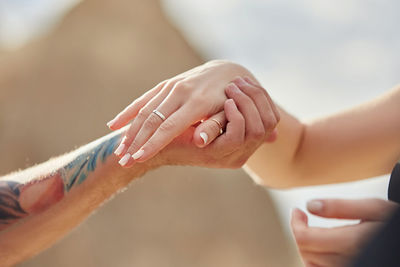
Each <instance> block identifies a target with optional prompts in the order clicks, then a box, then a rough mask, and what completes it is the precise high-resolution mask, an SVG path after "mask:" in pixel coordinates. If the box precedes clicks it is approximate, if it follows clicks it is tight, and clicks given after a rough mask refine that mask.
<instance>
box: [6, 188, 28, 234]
mask: <svg viewBox="0 0 400 267" xmlns="http://www.w3.org/2000/svg"><path fill="white" fill-rule="evenodd" d="M19 186H20V184H19V183H16V182H11V181H0V229H2V228H3V227H4V226H5V225H7V224H10V223H12V222H14V221H16V220H18V219H21V218H23V217H25V216H27V215H28V214H27V213H26V212H25V211H24V210H23V209H22V208H21V206H20V205H19V196H20V190H19Z"/></svg>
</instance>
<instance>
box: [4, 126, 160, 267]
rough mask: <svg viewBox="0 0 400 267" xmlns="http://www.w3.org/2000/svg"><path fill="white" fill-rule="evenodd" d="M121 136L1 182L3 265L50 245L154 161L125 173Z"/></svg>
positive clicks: (84, 147) (103, 139)
mask: <svg viewBox="0 0 400 267" xmlns="http://www.w3.org/2000/svg"><path fill="white" fill-rule="evenodd" d="M120 138H121V137H120V134H119V133H114V134H110V135H107V136H105V137H103V138H101V139H98V140H96V141H94V142H92V143H90V144H88V145H86V146H83V147H81V148H79V149H78V150H76V151H73V152H71V153H68V154H65V155H63V156H61V157H58V158H55V159H51V160H49V161H48V162H46V163H43V164H40V165H37V166H35V167H32V168H30V169H27V170H24V171H21V172H17V173H13V174H10V175H7V176H4V177H1V178H0V265H1V266H8V265H12V264H15V263H17V262H20V261H22V260H24V259H26V258H29V257H31V256H33V255H35V254H37V253H38V252H40V251H42V250H43V249H45V248H47V247H49V246H51V245H52V244H53V243H54V242H56V241H57V240H58V239H60V238H61V237H63V236H64V235H65V234H66V233H68V231H69V230H71V229H72V228H74V227H75V226H77V225H78V224H79V223H80V222H82V221H83V220H84V219H85V218H87V216H88V215H90V213H91V212H92V211H93V210H95V209H96V208H97V207H98V206H99V205H100V204H102V203H103V202H104V201H105V200H107V199H108V198H110V197H111V196H112V195H113V194H114V193H116V192H117V191H118V190H121V189H122V188H124V187H125V186H126V185H127V184H128V183H129V182H130V181H131V180H132V179H133V178H135V177H139V176H140V175H142V174H144V173H145V172H146V171H147V170H149V169H151V168H153V167H155V164H153V163H154V161H152V162H148V163H145V164H136V165H135V166H133V167H132V168H130V169H123V168H121V166H120V165H119V164H118V158H116V157H115V156H113V151H114V149H115V146H116V145H117V144H118V143H119V140H120Z"/></svg>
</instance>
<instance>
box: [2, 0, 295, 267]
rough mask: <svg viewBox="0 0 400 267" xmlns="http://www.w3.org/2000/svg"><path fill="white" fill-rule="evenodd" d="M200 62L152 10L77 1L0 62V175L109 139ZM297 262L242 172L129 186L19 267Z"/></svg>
mask: <svg viewBox="0 0 400 267" xmlns="http://www.w3.org/2000/svg"><path fill="white" fill-rule="evenodd" d="M201 63H202V59H201V58H200V57H199V56H198V55H197V54H196V52H195V51H193V49H192V48H191V47H190V46H189V45H188V44H187V43H186V42H185V40H184V39H183V38H182V36H181V35H180V33H179V32H178V31H177V30H176V29H175V28H173V27H172V26H171V24H170V23H169V22H168V21H167V20H166V18H165V17H164V15H163V13H162V11H161V9H160V7H159V3H158V2H157V1H153V0H151V1H150V0H147V1H140V0H134V1H128V0H117V1H106V0H86V1H83V2H82V3H81V4H79V5H78V6H77V7H76V8H74V9H72V11H71V12H70V13H69V14H68V15H67V16H66V17H65V18H64V19H63V21H62V22H61V23H60V24H59V25H58V26H57V27H56V29H55V30H53V31H52V32H51V33H50V34H49V35H47V36H45V37H43V38H41V39H40V40H36V41H34V42H31V43H30V44H28V45H27V46H25V47H23V48H21V49H19V50H17V51H14V52H8V53H6V52H1V53H0V151H1V152H2V153H1V154H0V173H1V174H5V173H8V172H10V171H13V170H16V169H18V168H25V167H27V166H30V165H32V164H35V163H39V162H42V161H45V160H47V159H48V158H49V157H51V156H54V155H58V154H61V153H64V152H66V151H69V150H71V149H72V148H74V147H76V146H79V145H82V144H84V143H87V142H89V141H91V140H93V139H95V138H97V137H99V136H101V135H104V134H106V133H107V132H108V130H107V129H106V127H105V122H106V121H108V120H109V119H110V118H112V117H113V115H114V114H116V113H117V112H118V111H119V110H120V109H121V108H122V107H124V106H126V105H127V104H128V103H129V102H130V101H132V100H133V99H134V98H135V97H137V96H139V95H141V94H142V93H143V92H144V91H146V90H147V89H148V88H151V87H152V86H153V85H154V84H156V83H157V82H158V81H160V80H163V79H165V78H168V77H171V76H173V75H175V74H177V73H180V72H182V71H185V70H187V69H188V68H191V67H193V66H196V65H198V64H201ZM43 234H45V233H43ZM27 242H29V240H27ZM294 262H295V261H294V252H293V249H292V247H291V246H290V245H289V242H288V241H286V239H285V236H284V234H283V231H282V228H281V226H280V223H279V221H278V219H277V216H276V213H275V210H274V207H273V205H272V201H271V199H270V197H269V196H268V194H267V193H266V191H265V190H264V189H262V188H260V187H257V186H255V185H254V184H253V182H252V181H251V180H250V178H248V177H247V176H246V175H245V174H244V172H243V171H222V170H219V171H217V170H207V169H200V168H176V167H174V168H164V169H160V170H158V171H155V172H152V173H150V174H148V175H146V177H145V178H144V179H140V180H137V181H135V182H134V183H133V185H132V186H131V187H130V188H129V190H127V191H125V192H124V193H123V194H121V195H119V196H118V197H116V198H115V199H113V200H112V201H111V202H109V203H108V204H107V205H105V206H104V207H103V208H102V209H100V210H99V211H98V212H96V214H95V215H93V216H92V217H90V219H89V220H88V221H86V222H84V223H83V224H82V225H81V226H80V227H79V228H78V229H76V230H74V231H73V232H72V233H71V234H70V235H69V236H68V237H66V238H65V239H64V240H62V241H61V242H59V243H58V244H57V245H55V246H54V247H52V248H51V249H49V250H47V251H45V252H43V253H42V254H40V255H39V256H37V257H36V258H34V259H32V260H30V261H28V262H26V263H23V264H21V265H20V266H25V267H26V266H56V265H57V266H60V267H62V266H272V267H274V266H278V267H279V266H294V265H293V264H294Z"/></svg>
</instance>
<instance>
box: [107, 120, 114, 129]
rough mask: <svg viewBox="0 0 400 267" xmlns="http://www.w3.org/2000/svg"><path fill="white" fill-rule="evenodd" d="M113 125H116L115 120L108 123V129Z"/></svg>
mask: <svg viewBox="0 0 400 267" xmlns="http://www.w3.org/2000/svg"><path fill="white" fill-rule="evenodd" d="M113 124H114V120H110V121H109V122H107V126H108V128H110V127H111V126H112V125H113Z"/></svg>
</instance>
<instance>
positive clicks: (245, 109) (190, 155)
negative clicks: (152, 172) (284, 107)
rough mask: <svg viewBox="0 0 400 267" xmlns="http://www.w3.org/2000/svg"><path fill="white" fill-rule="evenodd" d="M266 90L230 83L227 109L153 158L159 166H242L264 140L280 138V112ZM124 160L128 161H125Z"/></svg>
mask: <svg viewBox="0 0 400 267" xmlns="http://www.w3.org/2000/svg"><path fill="white" fill-rule="evenodd" d="M263 91H264V90H263V89H262V88H261V87H259V86H256V85H251V84H249V83H245V84H242V85H239V86H237V85H236V84H235V83H230V84H228V85H227V86H226V88H225V93H226V95H227V96H228V97H229V99H228V100H226V101H225V103H224V111H222V112H220V113H217V114H216V115H214V116H212V117H210V118H209V119H207V120H205V121H204V122H202V123H201V124H199V125H197V126H190V127H189V128H188V129H186V131H185V132H184V133H183V134H181V135H180V136H178V137H176V138H175V139H174V140H173V141H172V142H171V143H170V144H169V145H168V146H167V147H165V148H164V149H162V150H161V151H160V152H159V153H158V154H157V157H154V158H153V159H154V160H155V161H160V162H159V163H158V164H159V165H195V166H205V167H218V168H240V167H241V166H242V165H243V164H244V163H245V162H246V161H247V159H248V158H249V157H250V156H251V155H252V154H253V153H254V151H255V150H256V149H257V148H258V147H259V146H260V145H261V144H262V143H263V142H265V141H266V140H267V139H271V140H272V139H274V138H275V137H276V132H274V131H273V129H274V128H275V126H276V123H277V122H278V120H279V115H278V117H277V116H276V115H275V113H274V112H273V111H272V110H271V109H268V108H269V107H270V104H269V101H268V98H267V97H266V96H265V94H264V93H262V92H263ZM245 92H246V93H245ZM260 92H261V95H260ZM254 99H256V101H254ZM261 112H263V113H264V114H261ZM213 119H215V120H217V121H218V123H216V122H215V121H213ZM225 121H227V123H226V122H225ZM219 124H224V125H225V124H226V131H225V132H224V133H223V134H220V126H219ZM271 132H272V133H271ZM274 133H275V134H274ZM204 134H206V135H207V138H206V139H207V140H206V141H207V142H206V146H205V147H204V144H203V139H202V138H204ZM200 136H203V137H200ZM196 138H197V141H198V142H202V144H203V145H202V146H201V147H199V146H197V145H195V144H194V143H195V141H194V139H196ZM215 138H216V139H215ZM214 139H215V140H214ZM123 160H126V162H122V161H123ZM137 161H139V162H142V161H144V160H143V159H138V160H137ZM134 162H135V161H134V160H133V159H132V157H130V156H128V157H125V158H124V157H123V158H122V159H121V162H120V164H121V165H123V166H125V167H130V166H132V165H133V164H134Z"/></svg>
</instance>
